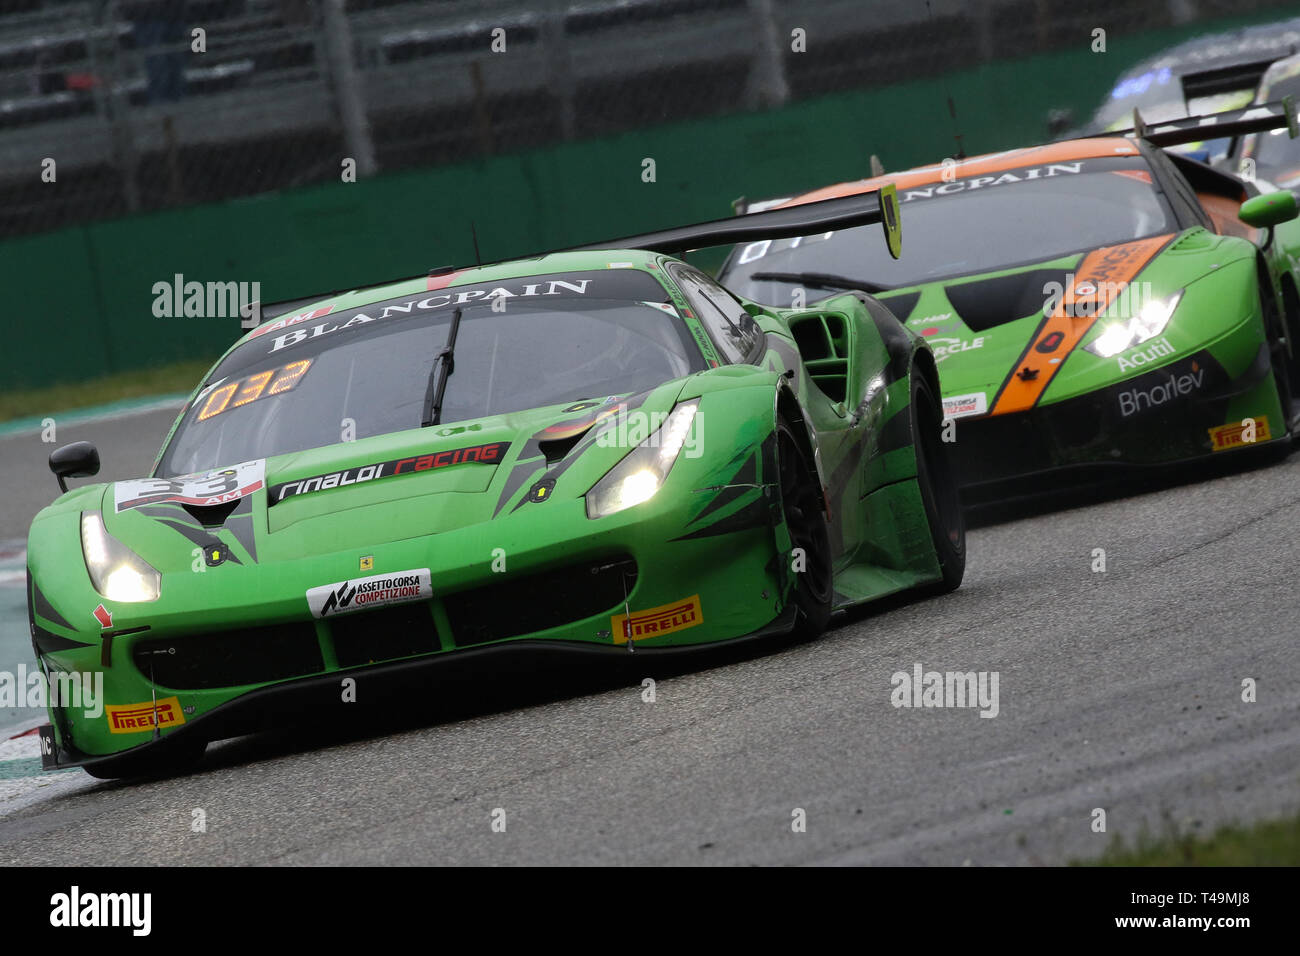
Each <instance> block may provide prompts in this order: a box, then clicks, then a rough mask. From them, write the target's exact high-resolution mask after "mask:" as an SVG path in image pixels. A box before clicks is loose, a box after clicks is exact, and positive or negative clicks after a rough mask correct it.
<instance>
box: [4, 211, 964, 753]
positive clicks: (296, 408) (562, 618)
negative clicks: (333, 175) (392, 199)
mask: <svg viewBox="0 0 1300 956" xmlns="http://www.w3.org/2000/svg"><path fill="white" fill-rule="evenodd" d="M870 224H880V225H881V228H882V229H883V231H884V234H885V240H886V241H885V242H883V243H881V245H882V247H883V248H885V249H886V255H897V254H898V252H899V243H900V233H899V220H898V216H897V200H896V196H895V194H894V190H893V188H892V187H888V186H886V187H885V188H884V189H883V190H881V191H880V192H879V193H877V192H868V193H865V194H859V195H854V196H850V197H846V198H844V199H836V200H830V201H829V202H826V203H814V204H809V205H807V206H801V207H798V208H795V209H783V210H773V211H771V212H768V213H763V214H760V215H757V216H750V217H746V218H745V220H744V221H743V222H740V221H737V220H734V219H727V220H723V221H721V222H718V223H711V224H707V223H706V224H703V225H700V226H693V227H688V228H684V229H676V230H670V231H668V232H665V233H657V234H654V235H650V236H639V237H633V238H631V239H627V240H620V241H618V242H615V243H613V246H614V248H613V249H589V250H584V251H568V252H560V253H553V254H547V255H543V256H540V257H536V258H529V259H523V260H518V261H512V262H502V263H497V264H492V265H484V266H477V267H472V268H465V269H459V270H442V271H439V272H436V273H433V274H430V275H427V276H419V277H418V278H414V279H408V280H403V281H397V282H392V283H387V284H381V285H379V286H375V287H370V288H365V289H359V290H349V291H344V292H338V293H332V294H329V295H327V296H325V297H323V298H322V299H320V300H319V301H317V302H314V303H312V304H311V305H310V306H309V307H307V308H305V309H302V310H301V311H298V312H296V313H294V314H290V315H282V316H279V317H277V318H275V319H274V320H272V321H268V322H265V323H264V324H262V325H260V326H258V327H257V328H255V329H253V330H252V331H250V332H249V333H248V334H247V335H245V336H244V337H243V338H242V340H241V341H239V342H238V343H236V344H235V345H234V346H233V347H232V348H231V349H230V350H229V351H228V352H227V353H226V354H225V355H224V356H223V357H222V358H221V359H220V360H219V361H218V362H217V364H216V365H215V366H214V367H213V368H212V370H211V372H210V373H209V374H208V375H206V376H205V377H204V379H203V381H202V382H201V383H200V384H199V386H198V388H196V390H195V391H194V393H193V395H192V396H191V397H190V398H189V400H188V401H187V402H186V404H185V406H184V408H183V409H182V411H181V413H180V415H179V417H178V418H177V420H176V422H175V424H174V425H173V427H172V430H171V433H170V434H169V435H168V436H167V438H166V441H165V443H164V446H163V449H162V452H161V454H160V456H159V459H158V461H157V462H156V465H155V468H154V470H153V473H152V474H151V475H150V476H148V477H144V478H140V479H137V480H130V481H118V482H113V483H109V484H92V485H87V486H84V487H79V488H76V489H75V490H72V491H66V488H65V489H64V490H65V492H66V493H64V494H63V495H61V496H60V497H59V498H58V499H57V500H56V501H54V502H53V503H52V504H51V505H49V506H48V507H46V508H45V509H44V510H42V511H41V512H40V513H39V514H38V515H37V516H36V518H35V520H34V521H33V522H32V527H31V533H30V536H29V540H28V549H27V554H28V563H29V568H28V570H29V581H28V598H29V610H30V616H31V629H32V639H33V646H34V650H35V653H36V656H37V660H38V661H39V663H40V666H41V669H42V670H43V672H44V673H45V674H46V676H47V677H48V678H50V679H51V682H52V683H54V684H60V683H61V684H64V685H66V684H68V683H69V682H70V681H71V680H72V678H74V677H76V678H78V679H88V678H90V677H91V676H95V677H101V676H102V680H103V694H104V697H105V698H106V701H107V706H106V707H105V708H104V711H103V713H102V714H97V715H90V714H88V713H86V712H84V711H83V710H79V709H77V708H76V707H74V706H70V705H68V704H67V703H66V702H64V703H63V704H61V705H58V706H51V708H50V718H51V722H50V724H49V725H47V726H45V727H43V728H42V730H41V735H42V750H43V753H44V755H45V765H46V766H47V767H65V766H78V765H79V766H82V767H84V768H85V769H86V770H87V772H89V773H91V774H92V775H94V776H99V777H116V776H130V775H135V774H140V773H148V772H152V771H154V770H158V769H166V768H171V767H178V766H182V765H184V764H185V763H187V762H188V761H191V760H193V759H196V758H197V757H198V756H199V755H201V754H202V752H203V749H204V747H205V746H206V743H207V742H208V741H211V740H216V739H220V738H222V737H226V736H232V735H234V734H238V733H245V732H247V731H248V730H250V729H255V728H257V727H259V726H263V725H265V723H267V722H272V723H274V722H282V721H285V720H289V719H297V718H298V717H300V716H301V715H303V714H312V713H322V712H323V713H330V712H333V713H340V707H344V706H346V703H345V702H341V701H346V694H343V695H341V693H340V687H341V686H342V685H343V684H344V679H345V678H350V679H352V680H353V681H355V694H356V696H357V699H360V698H362V697H364V698H366V699H369V700H372V701H373V700H379V699H383V698H384V697H385V696H386V695H387V694H389V693H392V691H390V690H389V688H390V687H395V688H404V689H405V690H404V692H405V693H407V694H412V695H423V696H425V697H428V696H430V695H436V694H437V693H438V692H439V684H438V682H437V677H436V675H437V673H438V671H437V668H438V667H439V666H440V665H441V664H442V663H443V662H445V661H448V660H460V661H465V660H466V659H469V658H473V659H482V660H483V662H484V665H485V666H488V667H490V666H491V665H492V663H493V662H494V661H497V660H501V659H502V657H501V656H498V655H515V656H514V657H513V658H511V660H512V661H514V662H516V663H517V662H519V661H520V660H524V661H527V662H529V663H530V664H533V663H536V664H539V665H540V664H541V663H543V662H544V661H547V660H552V659H556V658H558V659H560V662H561V663H563V661H564V659H565V658H566V655H567V656H569V657H570V658H571V657H572V656H582V657H587V658H589V657H593V656H595V657H599V656H600V655H604V657H605V658H606V659H610V658H613V657H616V656H618V655H622V658H623V659H627V654H628V652H630V651H633V650H635V653H636V655H637V657H638V658H641V657H642V655H647V656H648V657H649V659H651V660H654V659H656V658H657V657H659V656H661V655H665V654H670V653H676V652H681V651H686V650H690V649H692V648H698V647H700V646H704V645H710V644H715V643H718V642H726V641H734V640H738V639H743V638H746V637H758V636H767V635H782V634H795V635H806V636H812V635H815V634H816V633H818V632H819V631H820V630H821V629H822V628H823V627H824V626H825V624H826V622H827V619H828V616H829V615H830V614H831V613H832V611H833V610H835V609H838V608H847V607H850V606H852V605H856V604H860V603H862V602H866V601H870V600H873V599H876V598H880V597H883V596H885V595H889V594H895V593H898V592H902V591H908V590H919V591H923V592H927V593H935V592H939V591H944V590H950V589H952V588H955V587H957V586H958V585H959V583H960V582H961V579H962V574H963V570H964V567H965V537H964V534H965V532H964V525H963V524H962V515H961V509H960V505H959V502H958V498H957V490H956V485H955V483H954V481H953V479H952V476H951V471H950V468H949V465H948V457H947V454H948V452H947V447H948V446H947V445H945V444H944V443H943V442H942V440H941V434H940V429H941V425H942V409H941V405H940V400H939V393H940V386H939V380H938V375H937V368H936V365H935V361H934V356H933V353H932V352H931V351H930V348H929V347H928V345H927V344H926V343H925V340H924V339H922V338H921V337H920V336H918V335H916V334H915V333H913V332H910V331H908V330H907V329H906V328H905V327H904V326H903V325H902V324H901V323H900V322H899V321H898V320H897V319H896V318H895V317H894V315H893V314H892V313H891V312H890V311H889V310H888V309H887V308H885V307H884V306H883V305H881V304H880V303H878V302H876V301H875V300H874V299H872V298H871V297H869V296H867V295H864V294H862V293H858V292H848V293H845V294H842V295H838V296H833V297H830V298H828V299H827V300H826V301H824V302H821V303H819V304H818V305H817V307H816V308H813V309H805V310H787V309H775V308H767V307H763V306H760V305H758V304H756V303H753V302H749V301H746V300H743V299H740V298H737V297H735V296H734V295H732V294H731V293H730V292H728V291H727V290H726V289H724V288H723V287H722V286H720V285H719V284H718V283H717V282H715V281H714V280H713V279H711V278H710V277H709V276H707V275H705V274H704V273H702V272H700V271H699V270H697V269H695V268H693V267H692V266H690V265H688V264H687V263H686V262H684V261H680V260H678V259H675V258H672V257H671V256H669V255H668V254H667V253H669V252H673V251H681V250H683V249H686V248H695V247H698V246H704V245H709V244H731V243H734V242H737V241H749V240H752V239H754V238H757V237H759V236H763V235H767V236H773V237H779V238H788V237H790V236H795V235H805V234H808V233H810V232H816V231H821V230H825V229H840V228H867V226H868V225H870ZM50 466H51V468H52V470H54V472H55V474H56V475H57V476H58V479H59V483H60V486H61V487H63V486H64V484H65V482H66V479H68V478H70V477H78V476H87V475H93V474H94V473H95V472H96V471H97V469H98V453H97V451H96V450H95V449H94V448H93V446H90V445H89V444H88V443H84V442H82V443H77V444H74V445H70V446H65V447H63V448H61V449H58V450H56V451H55V452H54V453H53V454H52V455H51V456H50Z"/></svg>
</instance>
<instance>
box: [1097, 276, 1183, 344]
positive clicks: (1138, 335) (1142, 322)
mask: <svg viewBox="0 0 1300 956" xmlns="http://www.w3.org/2000/svg"><path fill="white" fill-rule="evenodd" d="M1182 297H1183V290H1182V289H1179V290H1178V291H1177V292H1175V293H1174V294H1173V295H1171V296H1166V297H1165V298H1163V299H1154V300H1152V301H1150V302H1148V303H1147V304H1146V305H1144V306H1142V308H1141V309H1139V310H1138V314H1137V315H1135V316H1133V317H1132V318H1129V319H1114V320H1112V321H1111V322H1110V324H1109V325H1107V326H1105V328H1103V329H1102V332H1101V335H1099V336H1097V337H1096V338H1095V339H1093V340H1092V341H1091V342H1089V343H1088V344H1087V345H1085V346H1084V348H1086V349H1087V350H1088V351H1089V352H1092V353H1093V354H1094V355H1100V356H1101V357H1102V358H1111V357H1112V356H1115V355H1118V354H1119V353H1120V352H1123V351H1125V350H1126V349H1130V348H1132V347H1133V346H1135V345H1139V344H1141V343H1142V342H1145V341H1146V340H1147V339H1153V338H1155V337H1156V336H1157V335H1159V334H1160V333H1161V332H1163V331H1164V330H1165V326H1167V325H1168V324H1169V320H1170V319H1171V318H1172V317H1173V314H1174V309H1176V308H1177V307H1178V300H1179V299H1181V298H1182Z"/></svg>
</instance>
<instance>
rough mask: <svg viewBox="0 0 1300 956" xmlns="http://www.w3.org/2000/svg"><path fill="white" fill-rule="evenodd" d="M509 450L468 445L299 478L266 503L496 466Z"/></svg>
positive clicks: (274, 489) (276, 488) (499, 444)
mask: <svg viewBox="0 0 1300 956" xmlns="http://www.w3.org/2000/svg"><path fill="white" fill-rule="evenodd" d="M509 448H510V443H509V442H504V441H496V442H490V443H488V444H486V445H468V446H466V447H464V448H449V449H447V450H445V451H430V452H423V453H421V454H418V455H407V456H406V457H405V458H394V459H392V460H390V461H377V462H374V463H373V464H369V465H357V466H356V467H355V468H344V469H342V470H341V471H329V472H326V473H325V474H323V475H312V476H311V477H310V478H299V479H297V480H295V481H282V482H280V483H279V484H278V485H272V486H271V489H270V491H269V492H267V504H268V505H276V504H279V503H280V502H281V501H284V499H285V498H291V497H293V496H294V495H305V494H309V493H311V492H313V491H326V490H328V489H330V488H344V487H346V486H348V485H359V484H363V483H365V482H367V481H375V480H377V479H380V478H392V477H393V476H395V475H407V474H412V473H414V472H417V471H429V470H431V469H435V468H447V467H450V466H451V465H464V464H468V463H471V462H477V463H479V464H484V465H497V464H500V463H501V460H502V459H503V458H505V455H506V452H507V451H508V450H509Z"/></svg>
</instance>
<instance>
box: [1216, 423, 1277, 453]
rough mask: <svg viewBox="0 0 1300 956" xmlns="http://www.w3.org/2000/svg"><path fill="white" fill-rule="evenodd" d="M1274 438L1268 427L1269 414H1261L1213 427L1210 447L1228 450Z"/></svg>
mask: <svg viewBox="0 0 1300 956" xmlns="http://www.w3.org/2000/svg"><path fill="white" fill-rule="evenodd" d="M1252 423H1253V424H1252ZM1252 431H1253V432H1254V434H1253V435H1252V434H1251V432H1252ZM1272 438H1273V433H1272V432H1270V431H1269V429H1268V416H1267V415H1260V416H1259V417H1258V418H1255V419H1250V418H1248V419H1246V420H1244V421H1240V422H1234V423H1233V424H1231V425H1219V426H1218V427H1217V428H1211V429H1210V448H1211V451H1228V450H1229V449H1232V448H1245V447H1246V446H1247V445H1251V444H1254V443H1256V442H1264V441H1270V440H1271V439H1272Z"/></svg>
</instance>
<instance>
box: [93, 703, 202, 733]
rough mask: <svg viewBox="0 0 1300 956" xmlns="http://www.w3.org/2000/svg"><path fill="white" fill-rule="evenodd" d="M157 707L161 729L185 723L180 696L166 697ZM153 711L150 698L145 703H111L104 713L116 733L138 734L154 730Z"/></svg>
mask: <svg viewBox="0 0 1300 956" xmlns="http://www.w3.org/2000/svg"><path fill="white" fill-rule="evenodd" d="M157 708H158V727H159V728H160V729H161V728H163V727H174V726H177V725H179V724H183V723H185V714H183V713H182V712H181V702H180V698H178V697H164V698H163V699H162V700H160V701H158V704H157ZM153 713H154V703H153V701H149V700H146V701H145V702H144V703H143V704H125V705H122V706H117V707H114V706H111V705H110V706H107V707H105V708H104V715H105V716H106V717H107V718H108V729H109V731H110V732H111V733H115V734H138V733H141V732H142V731H146V730H153Z"/></svg>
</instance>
